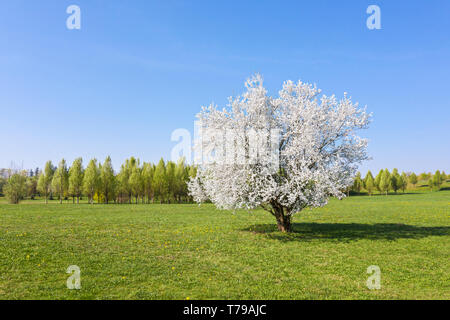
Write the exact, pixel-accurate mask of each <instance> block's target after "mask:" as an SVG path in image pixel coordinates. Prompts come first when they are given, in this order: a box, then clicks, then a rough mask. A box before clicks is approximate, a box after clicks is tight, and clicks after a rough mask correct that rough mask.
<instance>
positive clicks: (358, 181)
mask: <svg viewBox="0 0 450 320" xmlns="http://www.w3.org/2000/svg"><path fill="white" fill-rule="evenodd" d="M447 179H450V175H446V174H445V172H444V171H443V172H442V173H441V172H440V171H439V170H437V171H436V172H435V173H434V174H431V173H425V172H424V173H421V174H420V175H419V176H417V175H416V174H415V173H414V172H410V173H405V172H402V173H401V174H400V173H399V172H398V169H394V170H392V172H389V170H388V169H384V170H383V169H381V170H380V172H378V174H377V175H376V177H374V176H373V175H372V172H370V170H369V171H368V172H367V174H366V176H365V177H364V178H362V177H361V173H360V172H358V173H357V174H356V176H355V178H354V180H353V185H352V186H349V188H348V190H347V192H348V193H350V191H352V192H354V193H358V194H360V193H361V191H362V190H363V189H364V190H365V191H367V193H368V194H369V195H372V194H373V193H374V192H375V191H378V193H380V194H381V193H384V194H386V195H387V194H388V192H389V191H394V192H395V193H397V192H398V191H400V190H401V191H402V192H405V191H406V190H408V189H415V188H416V185H417V184H418V183H419V182H422V183H425V184H426V186H427V187H428V188H430V190H439V189H440V187H441V185H442V183H443V182H444V181H446V180H447Z"/></svg>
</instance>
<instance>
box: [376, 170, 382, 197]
mask: <svg viewBox="0 0 450 320" xmlns="http://www.w3.org/2000/svg"><path fill="white" fill-rule="evenodd" d="M383 172H384V170H383V169H381V170H380V172H378V174H377V176H376V177H375V188H377V190H378V192H380V193H381V192H382V190H381V186H380V182H381V177H382V176H383Z"/></svg>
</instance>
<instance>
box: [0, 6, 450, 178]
mask: <svg viewBox="0 0 450 320" xmlns="http://www.w3.org/2000/svg"><path fill="white" fill-rule="evenodd" d="M72 4H75V5H78V6H80V8H81V30H68V29H67V28H66V19H67V17H68V16H69V15H68V14H67V13H66V8H67V7H68V6H69V5H72ZM370 4H376V5H378V6H379V7H380V8H381V26H382V29H381V30H368V29H367V27H366V19H367V17H368V14H366V8H367V7H368V5H370ZM449 9H450V2H449V1H447V0H443V1H362V0H360V1H332V0H329V1H324V0H319V1H275V0H273V1H253V0H252V1H250V0H245V1H158V2H156V1H137V0H136V1H120V0H108V1H106V0H104V1H102V0H95V1H92V0H89V1H87V0H80V1H65V0H53V1H50V0H47V1H41V0H39V1H37V0H36V1H26V0H14V1H12V0H11V1H2V2H1V3H0V116H1V122H0V123H1V124H0V136H1V141H2V145H1V148H0V167H8V166H9V165H10V163H11V161H13V162H15V163H16V164H19V165H22V163H23V167H24V168H34V167H36V166H39V167H43V165H44V163H45V161H46V160H49V159H50V160H52V161H54V162H58V161H59V160H60V159H61V158H62V157H64V158H66V159H67V160H68V161H69V162H71V161H72V160H73V159H74V158H76V157H78V156H82V157H83V158H84V159H85V160H87V159H89V158H91V157H96V158H98V159H101V160H103V159H104V158H105V157H106V156H107V155H111V157H112V158H113V163H114V165H115V167H116V168H117V169H118V167H119V165H120V163H122V161H123V160H124V159H126V158H128V157H129V156H132V155H133V156H136V157H139V158H141V159H143V160H146V161H157V160H158V159H159V158H160V157H161V156H163V157H165V158H169V157H170V151H171V149H172V147H173V146H174V145H175V144H176V143H175V142H171V140H170V137H171V133H172V131H173V130H174V129H177V128H187V129H189V130H190V131H193V122H194V120H195V114H196V113H197V112H198V111H199V110H200V107H201V106H202V105H207V104H209V103H210V102H215V103H217V104H219V105H225V104H226V101H227V97H228V96H230V95H238V94H240V93H241V92H242V90H243V83H244V81H245V79H246V78H247V77H248V76H250V75H251V74H253V73H256V72H258V73H261V74H262V75H263V76H264V78H265V84H266V86H267V87H268V89H269V91H270V93H271V94H274V95H275V94H276V92H277V91H278V89H279V88H280V86H281V84H282V82H283V81H284V80H287V79H291V80H298V79H301V80H303V81H305V82H312V83H316V84H317V85H318V87H320V88H322V89H323V90H324V92H325V93H327V94H331V93H335V94H336V95H338V96H342V94H343V92H345V91H346V92H348V93H349V94H350V95H351V96H352V97H353V99H354V100H355V101H358V102H359V103H360V104H361V105H367V108H368V110H369V111H370V112H373V115H374V117H373V123H372V125H371V128H370V129H369V130H366V131H364V132H362V135H363V136H365V137H368V138H369V139H370V145H369V152H370V155H371V156H372V157H373V160H371V161H369V162H367V163H365V164H364V165H363V166H362V167H361V170H362V171H366V170H367V169H371V170H373V171H378V170H379V169H380V168H384V167H388V168H393V167H398V168H399V169H400V170H405V171H410V170H414V171H417V172H421V171H425V170H426V171H435V170H437V169H441V170H442V169H443V170H446V172H450V142H449V141H450V139H449V136H450V134H449V132H450V130H449V126H450V121H449V120H450V98H449V92H450V90H449V89H450V88H449V87H450V82H449V74H450V59H449V58H450V41H449V40H450V19H449V13H450V10H449Z"/></svg>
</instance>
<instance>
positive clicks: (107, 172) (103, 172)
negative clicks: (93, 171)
mask: <svg viewBox="0 0 450 320" xmlns="http://www.w3.org/2000/svg"><path fill="white" fill-rule="evenodd" d="M99 171H100V181H99V190H98V191H99V192H100V193H101V194H102V195H103V199H104V201H105V202H106V203H108V202H109V201H111V200H114V199H115V191H116V177H115V175H114V169H113V167H112V163H111V157H110V156H108V157H106V159H105V162H104V163H103V165H102V166H100V168H99Z"/></svg>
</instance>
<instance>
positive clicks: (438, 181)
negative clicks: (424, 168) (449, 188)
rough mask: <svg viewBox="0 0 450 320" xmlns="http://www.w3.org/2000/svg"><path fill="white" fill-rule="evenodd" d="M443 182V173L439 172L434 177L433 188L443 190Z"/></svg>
mask: <svg viewBox="0 0 450 320" xmlns="http://www.w3.org/2000/svg"><path fill="white" fill-rule="evenodd" d="M442 182H443V179H442V177H441V172H440V171H439V170H437V171H436V173H435V174H434V175H433V181H432V184H433V187H435V188H437V189H438V190H439V189H440V188H441V184H442Z"/></svg>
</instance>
